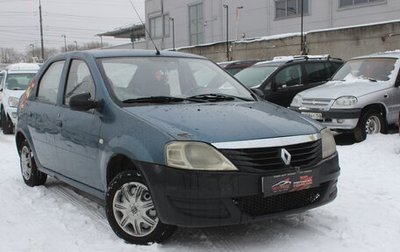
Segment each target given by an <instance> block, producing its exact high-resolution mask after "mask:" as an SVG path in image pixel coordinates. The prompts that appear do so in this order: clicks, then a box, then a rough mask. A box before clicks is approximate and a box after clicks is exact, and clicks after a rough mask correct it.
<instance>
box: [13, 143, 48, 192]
mask: <svg viewBox="0 0 400 252" xmlns="http://www.w3.org/2000/svg"><path fill="white" fill-rule="evenodd" d="M19 156H20V165H21V173H22V178H23V179H24V182H25V184H27V185H28V186H39V185H43V184H44V183H46V179H47V175H46V174H45V173H43V172H41V171H39V170H38V169H37V166H36V162H35V159H34V158H33V155H32V150H31V147H30V146H29V144H28V142H27V141H26V140H24V141H23V142H22V144H21V149H20V152H19Z"/></svg>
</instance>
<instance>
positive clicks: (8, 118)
mask: <svg viewBox="0 0 400 252" xmlns="http://www.w3.org/2000/svg"><path fill="white" fill-rule="evenodd" d="M39 68H40V66H39V64H36V63H17V64H12V65H9V66H8V67H6V69H5V70H3V71H1V72H0V76H1V77H0V110H1V116H0V119H1V127H2V128H3V133H4V134H12V133H13V130H14V125H15V124H16V123H17V107H18V103H19V98H20V97H21V95H22V94H23V93H24V92H25V89H26V87H27V86H28V84H29V82H30V81H31V79H32V77H33V76H35V74H36V73H37V71H38V70H39Z"/></svg>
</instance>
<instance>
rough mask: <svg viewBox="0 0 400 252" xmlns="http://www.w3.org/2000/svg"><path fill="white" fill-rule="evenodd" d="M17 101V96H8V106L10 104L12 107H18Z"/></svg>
mask: <svg viewBox="0 0 400 252" xmlns="http://www.w3.org/2000/svg"><path fill="white" fill-rule="evenodd" d="M18 103H19V98H17V97H14V96H10V97H8V106H10V107H12V108H16V107H18Z"/></svg>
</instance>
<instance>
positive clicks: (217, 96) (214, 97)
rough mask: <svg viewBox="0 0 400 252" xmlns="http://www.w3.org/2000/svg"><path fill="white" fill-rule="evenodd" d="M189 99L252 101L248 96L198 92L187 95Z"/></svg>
mask: <svg viewBox="0 0 400 252" xmlns="http://www.w3.org/2000/svg"><path fill="white" fill-rule="evenodd" d="M189 98H190V99H202V100H206V101H233V100H235V99H239V100H243V101H253V100H252V99H250V98H245V97H239V96H234V95H226V94H200V95H194V96H191V97H189Z"/></svg>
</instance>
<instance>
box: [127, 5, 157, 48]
mask: <svg viewBox="0 0 400 252" xmlns="http://www.w3.org/2000/svg"><path fill="white" fill-rule="evenodd" d="M129 2H130V3H131V6H132V8H133V10H134V11H135V12H136V15H137V17H138V18H139V20H140V23H142V25H143V27H144V30H145V31H146V33H147V36H149V38H150V40H151V42H152V43H153V46H154V48H155V49H156V55H160V50H158V48H157V46H156V43H154V40H153V38H152V37H151V35H150V32H149V31H148V30H147V28H146V25H145V24H144V22H143V20H142V19H141V18H140V15H139V13H138V11H137V10H136V8H135V5H133V2H132V0H129Z"/></svg>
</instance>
